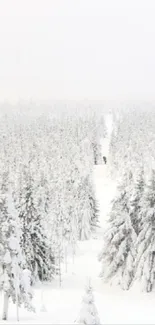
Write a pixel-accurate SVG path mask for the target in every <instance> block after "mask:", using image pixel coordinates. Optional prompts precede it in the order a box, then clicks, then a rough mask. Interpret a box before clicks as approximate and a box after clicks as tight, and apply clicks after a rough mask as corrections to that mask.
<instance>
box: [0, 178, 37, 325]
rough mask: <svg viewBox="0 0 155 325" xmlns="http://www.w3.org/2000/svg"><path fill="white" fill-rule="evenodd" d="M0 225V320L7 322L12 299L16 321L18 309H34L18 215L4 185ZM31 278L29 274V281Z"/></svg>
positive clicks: (1, 196) (0, 201) (0, 200)
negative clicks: (0, 295)
mask: <svg viewBox="0 0 155 325" xmlns="http://www.w3.org/2000/svg"><path fill="white" fill-rule="evenodd" d="M5 181H6V179H5ZM0 223H1V227H0V268H1V276H0V290H2V291H3V294H4V304H3V315H2V318H3V320H7V318H8V307H9V299H12V301H13V303H15V304H16V308H17V320H19V314H18V307H19V306H21V305H22V304H23V305H24V306H25V308H27V309H29V310H31V311H32V310H33V311H34V308H33V306H32V304H31V299H32V290H31V286H30V285H29V286H28V281H26V282H25V275H24V272H25V271H24V269H23V268H24V259H23V256H22V252H21V247H20V226H19V220H18V214H17V211H16V209H15V206H14V201H13V197H12V194H11V192H10V190H9V188H8V187H7V186H6V184H5V185H4V186H2V188H1V193H0ZM28 272H29V271H28ZM30 277H31V274H30V273H29V279H30Z"/></svg>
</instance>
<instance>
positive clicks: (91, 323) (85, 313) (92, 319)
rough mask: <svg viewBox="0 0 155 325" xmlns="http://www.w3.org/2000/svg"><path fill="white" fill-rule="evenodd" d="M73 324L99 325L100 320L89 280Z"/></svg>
mask: <svg viewBox="0 0 155 325" xmlns="http://www.w3.org/2000/svg"><path fill="white" fill-rule="evenodd" d="M75 322H76V324H80V325H82V324H83V325H100V319H99V316H98V311H97V308H96V306H95V303H94V295H93V289H92V286H91V282H90V280H89V281H88V284H87V285H86V292H85V295H84V297H83V300H82V307H81V310H80V313H79V316H78V317H77V319H76V321H75Z"/></svg>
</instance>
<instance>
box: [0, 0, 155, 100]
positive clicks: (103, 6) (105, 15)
mask: <svg viewBox="0 0 155 325" xmlns="http://www.w3.org/2000/svg"><path fill="white" fill-rule="evenodd" d="M154 16H155V2H154V1H153V0H130V1H128V0H127V1H123V0H117V1H116V0H78V1H77V0H72V1H71V0H65V1H64V0H22V1H21V0H14V1H12V0H0V101H1V102H3V101H9V102H13V101H15V102H16V101H19V100H23V99H24V100H30V99H33V100H53V99H61V100H63V99H64V100H66V99H67V100H70V99H72V100H75V99H76V100H81V99H82V100H83V99H86V100H87V99H89V100H111V99H112V100H120V99H121V100H129V99H130V100H131V99H132V100H148V99H149V100H151V101H152V100H154V97H155V95H154V84H155V60H154V57H155V43H154V39H155V20H154Z"/></svg>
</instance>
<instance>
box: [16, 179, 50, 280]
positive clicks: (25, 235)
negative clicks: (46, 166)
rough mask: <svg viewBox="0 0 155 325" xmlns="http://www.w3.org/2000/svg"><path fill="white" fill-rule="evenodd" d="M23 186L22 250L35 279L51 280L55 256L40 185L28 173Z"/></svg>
mask: <svg viewBox="0 0 155 325" xmlns="http://www.w3.org/2000/svg"><path fill="white" fill-rule="evenodd" d="M25 176H26V181H25V184H24V186H23V188H22V194H21V200H20V206H19V218H20V221H21V225H22V240H21V245H22V250H23V254H24V256H25V261H26V265H27V268H28V269H29V270H31V272H32V277H33V281H35V280H36V279H37V278H39V279H40V280H41V281H43V280H50V279H51V278H52V274H53V265H54V258H53V254H52V249H51V244H50V242H49V240H48V238H47V236H46V232H45V229H44V223H43V218H42V209H41V207H40V206H39V197H38V187H37V185H35V184H34V181H33V179H32V178H31V177H30V175H29V174H27V173H26V175H25Z"/></svg>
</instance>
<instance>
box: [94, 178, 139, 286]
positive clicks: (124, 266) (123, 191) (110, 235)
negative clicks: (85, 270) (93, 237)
mask: <svg viewBox="0 0 155 325" xmlns="http://www.w3.org/2000/svg"><path fill="white" fill-rule="evenodd" d="M128 180H129V181H130V177H129V179H128V177H127V178H125V179H124V180H123V182H122V183H121V184H120V185H119V188H118V195H117V196H116V198H115V199H114V201H113V205H112V209H111V212H110V217H109V220H108V229H107V230H106V231H105V234H104V247H103V250H102V251H101V253H100V256H99V260H100V261H102V271H101V277H103V279H104V280H105V281H107V280H110V279H113V278H115V280H116V281H117V283H119V284H120V285H121V287H122V288H123V289H129V287H130V285H131V282H132V280H133V277H134V262H135V255H136V249H135V244H136V239H137V235H136V233H135V230H134V228H133V225H132V222H131V219H130V207H129V197H128V195H129V188H130V186H129V184H128Z"/></svg>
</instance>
